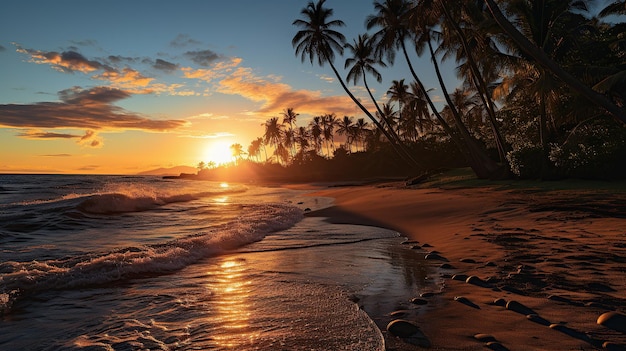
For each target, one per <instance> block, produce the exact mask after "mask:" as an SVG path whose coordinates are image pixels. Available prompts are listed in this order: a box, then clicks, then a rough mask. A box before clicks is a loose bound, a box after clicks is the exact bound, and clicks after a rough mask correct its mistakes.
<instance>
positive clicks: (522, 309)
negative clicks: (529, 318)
mask: <svg viewBox="0 0 626 351" xmlns="http://www.w3.org/2000/svg"><path fill="white" fill-rule="evenodd" d="M506 309H507V310H510V311H513V312H517V313H520V314H523V315H529V314H535V311H533V310H532V309H531V308H529V307H526V306H524V305H522V304H521V303H519V302H517V301H513V300H511V301H509V302H507V303H506Z"/></svg>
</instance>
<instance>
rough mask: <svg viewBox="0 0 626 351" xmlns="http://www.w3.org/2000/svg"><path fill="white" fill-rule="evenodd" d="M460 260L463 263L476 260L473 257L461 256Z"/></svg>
mask: <svg viewBox="0 0 626 351" xmlns="http://www.w3.org/2000/svg"><path fill="white" fill-rule="evenodd" d="M460 261H461V262H463V263H476V260H475V259H473V258H462V259H461V260H460Z"/></svg>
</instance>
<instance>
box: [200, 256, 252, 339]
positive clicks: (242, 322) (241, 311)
mask: <svg viewBox="0 0 626 351" xmlns="http://www.w3.org/2000/svg"><path fill="white" fill-rule="evenodd" d="M208 273H209V277H210V279H211V281H210V282H209V283H208V284H207V287H208V289H209V290H210V291H211V292H212V296H214V297H215V301H214V302H215V306H216V311H215V312H216V315H215V318H216V320H218V321H219V328H220V329H221V330H219V331H218V332H217V333H216V334H215V335H213V338H214V340H215V341H216V342H217V343H218V344H219V345H220V346H221V347H225V348H233V347H237V346H240V345H244V344H250V343H252V342H253V341H254V340H255V339H256V338H257V337H258V335H259V332H255V331H254V330H252V329H250V318H251V316H252V313H253V312H254V311H253V309H252V304H251V302H250V294H251V293H252V291H251V289H252V287H251V284H252V282H251V281H250V280H249V279H248V275H247V274H246V273H247V267H246V261H245V260H242V259H225V260H224V261H223V262H222V263H221V264H220V265H219V266H218V268H216V269H215V270H214V271H210V272H208Z"/></svg>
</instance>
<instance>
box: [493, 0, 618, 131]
mask: <svg viewBox="0 0 626 351" xmlns="http://www.w3.org/2000/svg"><path fill="white" fill-rule="evenodd" d="M484 1H485V4H486V6H487V8H488V9H489V11H490V12H491V15H492V17H493V19H494V20H495V21H496V22H497V23H498V25H499V26H500V28H502V30H503V31H504V32H505V33H506V34H507V35H508V37H509V38H510V39H511V40H513V41H514V42H515V43H516V44H517V45H518V46H519V47H520V49H521V50H522V51H524V52H525V53H526V54H527V55H529V56H530V57H532V58H533V60H535V61H536V62H537V63H538V64H540V65H541V66H542V67H543V68H544V69H546V70H548V71H550V72H551V73H552V74H554V75H555V76H557V77H558V78H559V79H560V80H562V81H563V82H564V83H565V84H567V85H568V86H569V87H571V88H572V89H573V90H575V91H576V92H578V93H579V94H580V95H582V96H584V97H585V98H587V99H589V101H591V102H592V103H594V104H596V105H597V106H601V107H603V108H605V109H606V110H607V111H608V112H609V113H610V114H611V115H612V116H613V117H614V118H615V119H616V120H618V121H620V122H621V123H626V112H625V111H624V110H623V109H621V108H620V107H618V106H617V105H615V104H614V103H613V102H611V101H610V100H609V99H608V98H607V97H605V96H604V95H602V94H599V93H597V92H596V91H594V90H593V89H591V88H590V87H589V86H587V85H585V84H583V83H582V82H581V81H580V80H578V79H577V78H576V77H574V76H573V75H572V74H570V73H568V72H567V71H565V70H564V69H563V67H561V66H560V65H559V64H558V63H556V62H555V61H554V60H552V59H551V58H550V57H549V56H548V55H547V54H546V53H545V52H544V51H543V50H541V48H539V47H537V46H536V45H535V44H533V43H532V42H531V41H530V40H529V39H528V38H527V37H525V36H524V35H523V34H522V33H521V32H520V31H519V30H518V29H517V28H516V27H515V26H514V25H513V24H512V23H511V21H509V19H508V18H507V17H506V16H505V15H504V14H503V13H502V11H501V10H500V7H498V5H497V4H496V2H495V1H494V0H484Z"/></svg>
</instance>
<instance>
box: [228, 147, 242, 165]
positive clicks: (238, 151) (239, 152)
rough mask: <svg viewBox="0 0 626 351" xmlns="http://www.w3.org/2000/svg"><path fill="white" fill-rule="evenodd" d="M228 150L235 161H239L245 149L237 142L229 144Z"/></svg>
mask: <svg viewBox="0 0 626 351" xmlns="http://www.w3.org/2000/svg"><path fill="white" fill-rule="evenodd" d="M230 152H231V154H232V155H233V157H234V158H235V163H239V161H240V160H241V158H242V157H243V155H245V154H246V153H245V151H243V146H241V144H239V143H235V144H232V145H231V146H230Z"/></svg>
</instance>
